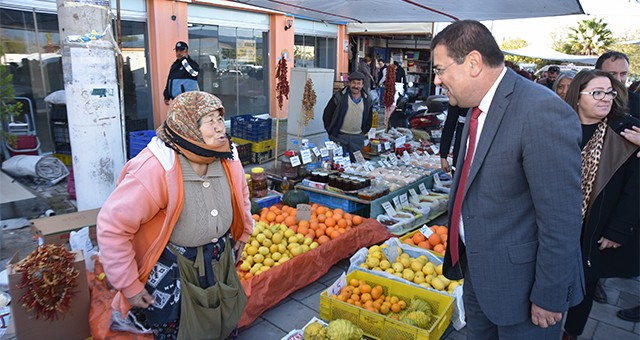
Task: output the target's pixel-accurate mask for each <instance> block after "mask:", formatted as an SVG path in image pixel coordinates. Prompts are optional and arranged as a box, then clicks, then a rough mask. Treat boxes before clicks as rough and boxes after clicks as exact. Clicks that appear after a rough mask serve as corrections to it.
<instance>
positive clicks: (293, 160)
mask: <svg viewBox="0 0 640 340" xmlns="http://www.w3.org/2000/svg"><path fill="white" fill-rule="evenodd" d="M289 161H290V162H291V166H292V167H294V168H295V167H297V166H298V165H300V164H301V163H300V157H298V156H293V157H289Z"/></svg>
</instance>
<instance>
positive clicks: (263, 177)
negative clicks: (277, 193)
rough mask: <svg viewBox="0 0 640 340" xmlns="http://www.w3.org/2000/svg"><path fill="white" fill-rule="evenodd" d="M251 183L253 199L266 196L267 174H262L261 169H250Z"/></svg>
mask: <svg viewBox="0 0 640 340" xmlns="http://www.w3.org/2000/svg"><path fill="white" fill-rule="evenodd" d="M251 183H252V186H253V198H260V197H265V196H267V193H268V190H267V174H265V173H264V169H263V168H260V167H257V168H253V169H251Z"/></svg>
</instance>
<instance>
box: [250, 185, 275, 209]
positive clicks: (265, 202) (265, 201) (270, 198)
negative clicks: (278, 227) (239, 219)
mask: <svg viewBox="0 0 640 340" xmlns="http://www.w3.org/2000/svg"><path fill="white" fill-rule="evenodd" d="M281 199H282V194H281V193H279V192H277V191H275V190H269V192H268V193H267V196H265V197H260V198H254V199H253V200H254V201H255V202H256V204H258V206H259V207H260V209H262V208H268V207H270V206H272V205H275V204H278V203H280V200H281Z"/></svg>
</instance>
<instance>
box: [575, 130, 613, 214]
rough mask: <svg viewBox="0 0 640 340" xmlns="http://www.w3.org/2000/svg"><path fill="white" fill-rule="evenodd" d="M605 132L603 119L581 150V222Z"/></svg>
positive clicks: (585, 210) (585, 211)
mask: <svg viewBox="0 0 640 340" xmlns="http://www.w3.org/2000/svg"><path fill="white" fill-rule="evenodd" d="M606 131H607V119H606V118H605V119H603V120H602V121H601V122H600V124H598V128H597V129H596V131H595V132H594V133H593V136H591V138H590V139H589V142H587V144H586V145H585V146H584V148H583V149H582V173H581V175H580V178H581V179H582V221H583V222H584V218H585V216H586V215H587V208H588V207H589V201H590V200H591V191H592V190H593V182H595V180H596V174H597V173H598V165H599V164H600V156H601V154H602V144H603V143H604V135H605V132H606Z"/></svg>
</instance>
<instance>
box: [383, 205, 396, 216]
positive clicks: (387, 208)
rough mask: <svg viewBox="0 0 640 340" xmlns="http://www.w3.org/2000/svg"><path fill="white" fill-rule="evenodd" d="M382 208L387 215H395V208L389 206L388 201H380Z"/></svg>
mask: <svg viewBox="0 0 640 340" xmlns="http://www.w3.org/2000/svg"><path fill="white" fill-rule="evenodd" d="M382 209H384V211H385V212H386V213H387V215H389V216H396V214H397V213H396V209H393V206H391V203H389V202H382Z"/></svg>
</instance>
